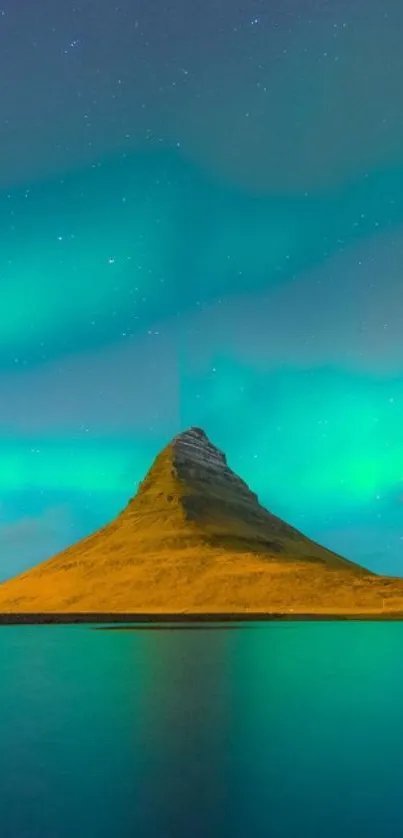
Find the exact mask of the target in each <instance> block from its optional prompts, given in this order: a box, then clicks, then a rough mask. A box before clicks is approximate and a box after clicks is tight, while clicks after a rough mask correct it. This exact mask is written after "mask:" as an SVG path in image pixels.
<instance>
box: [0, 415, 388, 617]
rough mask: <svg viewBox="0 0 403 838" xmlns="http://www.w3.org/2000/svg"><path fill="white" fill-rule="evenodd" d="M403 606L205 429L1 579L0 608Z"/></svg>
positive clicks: (188, 434) (179, 440) (172, 447)
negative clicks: (90, 524) (109, 517)
mask: <svg viewBox="0 0 403 838" xmlns="http://www.w3.org/2000/svg"><path fill="white" fill-rule="evenodd" d="M385 609H386V610H396V611H398V610H401V611H403V581H402V580H399V579H389V578H386V577H378V576H375V575H374V574H371V573H369V571H366V570H364V569H363V568H361V567H359V566H358V565H355V564H353V563H352V562H349V561H347V559H343V558H342V557H341V556H338V555H336V554H335V553H332V552H331V551H329V550H326V549H325V548H324V547H320V546H319V545H318V544H316V543H315V542H313V541H311V540H310V539H308V538H306V537H305V536H304V535H302V533H300V532H299V531H298V530H296V529H294V528H293V527H291V526H289V525H288V524H286V523H284V522H283V521H281V520H280V519H279V518H277V517H276V516H274V515H272V514H271V513H270V512H268V511H267V510H266V509H264V508H263V507H262V506H261V505H260V504H259V501H258V499H257V496H256V495H255V494H254V493H253V492H251V491H250V489H249V488H248V486H247V485H246V483H245V482H244V481H243V480H241V479H240V478H239V477H238V476H237V475H236V474H235V473H234V472H233V471H232V470H231V469H230V468H229V467H228V465H227V462H226V458H225V455H224V454H223V453H222V452H220V451H219V450H218V449H217V448H215V446H214V445H212V443H211V442H210V441H209V439H208V438H207V436H206V434H205V433H204V431H202V430H200V429H199V428H191V429H190V430H188V431H185V432H184V433H182V434H179V435H178V436H177V437H175V439H174V440H173V441H172V442H171V443H170V444H169V445H167V446H166V448H164V449H163V451H162V452H161V453H160V454H159V455H158V457H157V458H156V460H155V462H154V464H153V466H152V467H151V469H150V470H149V472H148V474H147V475H146V477H145V479H144V481H143V482H142V483H141V484H140V486H139V490H138V493H137V495H136V496H135V497H134V498H133V499H132V500H130V501H129V503H128V505H127V507H126V508H125V509H124V510H123V511H122V512H121V513H120V515H118V516H117V518H116V519H115V520H114V521H112V522H111V523H110V524H108V525H107V526H105V527H103V528H102V529H101V530H99V531H98V532H96V533H94V534H93V535H90V536H89V537H87V538H85V539H83V540H82V541H80V542H79V543H78V544H75V545H73V546H72V547H70V548H69V549H67V550H65V551H63V552H62V553H60V554H59V555H57V556H55V557H54V558H52V559H49V560H48V561H46V562H44V563H43V564H40V565H38V566H37V567H35V568H33V569H32V570H29V571H27V572H26V573H23V574H21V575H20V576H18V577H16V578H15V579H12V580H10V581H8V582H5V583H3V584H2V585H0V611H1V612H4V613H10V612H19V613H25V612H31V613H32V612H36V613H38V612H47V613H49V612H57V613H61V612H93V613H94V612H97V613H99V612H109V613H112V612H122V613H127V612H132V613H135V612H150V613H158V612H177V613H179V612H181V613H182V612H184V611H189V612H209V613H214V612H215V613H217V612H231V611H235V612H245V611H262V612H270V611H276V612H278V611H284V612H287V611H290V610H293V611H295V612H298V611H300V612H315V613H323V612H326V611H330V612H340V613H342V612H343V613H344V612H346V613H348V612H354V611H356V612H357V611H360V612H372V611H382V610H385Z"/></svg>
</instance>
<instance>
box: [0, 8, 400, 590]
mask: <svg viewBox="0 0 403 838" xmlns="http://www.w3.org/2000/svg"><path fill="white" fill-rule="evenodd" d="M157 5H158V4H157ZM353 6H354V8H353V9H351V4H350V5H349V4H347V3H344V2H340V3H338V4H337V9H336V7H334V8H330V6H329V4H328V3H325V0H320V2H319V3H317V2H315V3H314V2H313V0H307V3H306V4H304V7H303V9H302V7H301V8H300V4H298V3H297V0H287V2H286V3H285V4H284V5H283V6H282V13H281V14H280V12H275V11H273V10H271V11H270V10H269V9H268V8H266V7H264V5H263V4H262V3H258V2H251V3H248V4H246V7H245V6H243V8H239V7H238V6H237V4H235V6H234V4H233V3H232V2H230V0H222V3H221V4H218V5H217V4H213V2H211V3H210V2H208V3H207V6H206V9H205V15H204V16H203V19H201V18H198V17H197V15H196V16H195V18H196V19H195V20H193V18H192V19H191V16H189V14H188V13H187V11H186V7H185V6H184V5H183V2H182V0H175V4H174V5H173V6H172V8H171V7H170V10H169V13H168V12H166V13H165V12H164V13H162V10H160V11H161V14H160V15H155V10H152V11H149V12H148V11H147V12H145V11H144V9H140V8H137V7H136V4H132V3H131V2H129V0H127V2H123V3H121V4H120V5H119V7H116V8H115V7H114V9H112V8H111V6H110V4H108V3H106V0H99V3H98V8H97V16H96V17H94V16H93V14H92V4H91V3H90V2H80V3H78V4H77V3H76V4H75V5H74V8H73V6H72V5H71V4H70V3H69V2H67V0H66V2H65V3H63V4H62V3H61V2H60V3H55V4H54V9H53V11H52V15H53V17H52V15H50V16H49V15H45V10H43V11H42V10H40V11H39V12H38V15H37V16H36V17H35V19H34V18H33V16H32V14H31V12H30V11H29V9H28V8H27V9H26V10H20V12H18V13H17V12H16V11H15V8H14V7H13V5H12V4H11V2H9V3H6V5H5V6H4V15H3V16H2V18H1V19H0V20H1V21H2V26H3V29H2V30H1V29H0V39H1V37H3V39H4V45H6V44H7V50H8V52H7V51H6V53H5V55H3V56H2V57H0V65H1V62H2V61H6V59H7V60H8V61H9V64H8V70H7V72H8V73H9V76H8V77H9V78H10V79H11V82H10V84H11V87H10V90H11V92H12V93H13V96H11V93H10V91H7V92H4V93H3V99H4V101H3V103H2V104H3V115H4V117H3V123H2V124H0V137H2V141H3V150H4V151H3V164H2V166H1V167H0V222H1V223H0V304H1V305H0V460H1V469H0V548H1V549H0V557H1V558H0V578H6V577H7V576H10V575H12V574H14V573H16V572H19V571H20V570H22V569H23V568H25V567H28V566H30V565H32V564H34V563H35V562H37V561H40V560H42V559H45V558H47V557H48V556H50V555H52V554H53V553H54V552H56V551H57V550H59V549H61V548H63V547H65V546H67V545H68V544H70V543H71V542H72V541H74V540H76V539H77V538H79V537H81V536H83V535H85V534H87V533H89V532H90V531H92V530H93V529H95V528H96V527H98V526H100V525H102V524H104V523H106V522H107V521H108V520H110V518H111V517H113V516H114V515H115V514H116V513H117V512H118V511H119V510H120V509H121V508H122V506H123V505H125V503H126V502H127V500H128V498H129V497H131V496H132V495H133V494H134V493H135V491H136V488H137V484H138V482H139V480H141V478H142V477H143V476H144V474H145V472H146V470H147V469H148V467H149V466H150V465H151V462H152V460H153V457H154V456H155V455H156V453H157V452H158V450H159V449H160V448H161V447H162V446H163V445H164V444H165V443H167V442H168V441H169V440H170V438H171V437H172V436H173V435H174V434H176V433H178V432H179V431H180V430H182V429H184V428H186V427H187V426H189V425H192V424H197V425H201V426H202V427H203V428H204V429H205V430H206V432H207V433H208V434H209V436H210V437H211V439H212V441H213V442H214V443H215V444H217V445H218V446H219V447H221V448H222V449H224V450H225V451H226V453H227V456H228V461H229V464H230V465H231V466H232V468H233V469H234V470H236V471H237V472H239V473H240V474H241V476H242V477H243V478H244V479H246V480H247V482H248V483H249V484H250V486H251V488H252V489H254V490H255V491H257V492H258V495H259V498H260V500H261V502H262V503H263V504H265V505H267V506H268V507H269V508H270V509H271V510H272V511H273V512H275V513H276V514H278V515H280V516H282V517H284V518H285V519H286V520H288V521H289V522H290V523H292V524H294V525H295V526H297V527H299V528H300V529H302V530H303V531H304V532H306V534H307V535H309V536H311V537H312V538H315V539H316V540H319V541H321V542H322V543H324V544H325V545H326V546H328V547H330V548H332V549H334V550H337V551H339V552H341V553H343V554H344V555H346V556H347V557H348V558H351V559H353V560H356V561H359V562H362V563H363V564H365V565H367V566H368V567H371V568H372V569H375V570H378V571H381V572H385V573H394V574H399V575H403V559H402V556H403V435H402V428H403V341H402V334H403V290H402V289H403V285H402V265H403V189H402V187H403V151H402V149H403V117H402V110H401V94H400V89H401V88H400V81H399V79H401V77H402V72H403V57H402V55H403V54H402V52H401V48H400V40H399V39H398V38H397V35H396V32H397V31H401V28H400V29H399V27H401V24H402V23H403V21H402V20H401V18H402V17H403V11H402V9H401V8H400V5H399V4H398V3H397V0H396V2H394V0H389V2H388V3H387V4H386V5H385V4H383V5H382V8H380V7H379V6H378V5H375V3H373V2H372V0H371V2H368V3H366V4H361V3H356V4H353ZM180 20H181V21H182V28H181V26H180V25H179V21H180ZM35 44H36V45H35ZM133 44H135V45H136V49H135V50H134V49H133ZM102 45H103V49H102V48H101V47H102ZM5 49H6V46H5ZM369 57H370V58H371V60H370V61H369ZM23 60H24V61H25V65H24V66H25V69H26V71H25V72H24V73H22V71H21V66H22V65H21V62H22V61H23ZM0 69H1V67H0ZM4 72H6V69H5V68H4ZM399 74H400V75H399ZM15 101H19V102H20V103H21V105H22V107H19V108H18V109H17V108H16V106H15ZM33 102H34V103H35V108H34V107H33V105H32V103H33ZM1 132H3V134H2V133H1ZM27 138H29V142H28V143H27Z"/></svg>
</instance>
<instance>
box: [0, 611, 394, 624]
mask: <svg viewBox="0 0 403 838" xmlns="http://www.w3.org/2000/svg"><path fill="white" fill-rule="evenodd" d="M357 620H358V621H361V622H383V621H396V622H397V621H401V620H403V612H401V611H400V612H393V611H389V612H388V611H385V612H375V613H372V614H371V613H369V612H361V613H356V614H354V613H350V614H349V613H332V614H331V613H321V614H318V613H314V612H312V613H309V612H306V613H302V612H301V613H298V612H297V613H284V612H263V611H262V612H259V611H255V612H252V611H251V612H249V613H245V612H241V613H234V614H231V613H226V612H222V613H219V612H217V613H214V612H212V613H199V614H198V613H195V612H193V613H186V614H184V613H183V612H182V613H175V612H172V613H165V612H164V613H158V612H156V613H143V614H140V613H139V614H136V613H131V614H125V613H123V614H121V613H105V612H102V613H95V612H94V613H91V612H78V613H70V614H69V613H66V614H63V613H38V614H35V613H32V614H30V613H27V612H25V613H14V614H11V613H9V614H8V613H0V626H2V625H3V626H5V625H78V624H82V625H85V624H88V625H90V624H93V623H114V624H122V625H123V624H125V623H149V624H156V623H247V622H261V623H265V622H320V621H321V622H329V621H333V622H335V621H337V622H342V621H343V622H346V621H357Z"/></svg>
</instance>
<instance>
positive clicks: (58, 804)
mask: <svg viewBox="0 0 403 838" xmlns="http://www.w3.org/2000/svg"><path fill="white" fill-rule="evenodd" d="M402 782H403V623H289V624H286V623H278V624H275V623H271V624H268V625H263V624H253V625H251V626H247V627H232V628H231V627H228V628H226V627H224V628H222V629H219V628H217V630H211V629H208V628H200V630H195V629H194V628H193V629H191V630H189V629H185V628H180V630H175V631H172V630H169V627H165V628H164V629H163V630H147V631H144V630H141V631H105V630H95V629H92V628H90V627H82V626H78V627H77V626H69V627H60V626H37V627H25V626H21V627H20V626H18V627H8V626H4V627H1V628H0V834H1V838H25V836H26V837H27V838H84V836H85V838H92V836H93V837H94V838H129V836H130V837H131V836H138V838H215V836H217V838H218V837H219V838H226V837H227V836H228V838H229V836H231V838H238V836H239V838H241V836H242V838H244V836H247V838H258V836H259V838H260V836H262V838H263V836H264V838H269V837H270V838H291V836H292V838H295V836H303V837H304V838H305V836H307V838H308V836H309V838H316V836H318V838H319V836H320V837H321V838H322V837H323V836H326V838H339V836H350V835H351V836H354V837H355V836H357V835H358V834H359V833H362V835H365V836H366V838H372V836H377V837H378V836H383V838H390V836H399V838H401V836H402V835H403V806H402V805H401V797H402Z"/></svg>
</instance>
